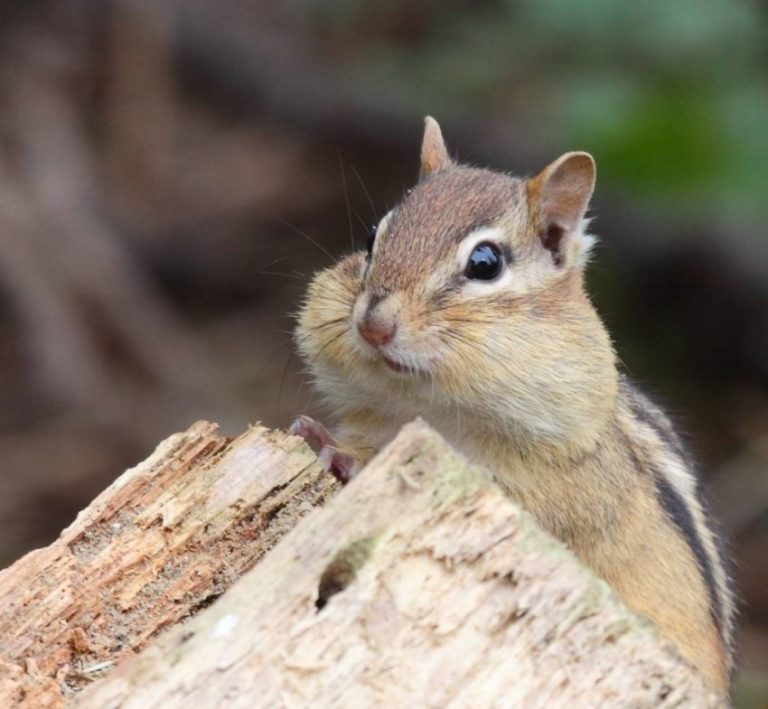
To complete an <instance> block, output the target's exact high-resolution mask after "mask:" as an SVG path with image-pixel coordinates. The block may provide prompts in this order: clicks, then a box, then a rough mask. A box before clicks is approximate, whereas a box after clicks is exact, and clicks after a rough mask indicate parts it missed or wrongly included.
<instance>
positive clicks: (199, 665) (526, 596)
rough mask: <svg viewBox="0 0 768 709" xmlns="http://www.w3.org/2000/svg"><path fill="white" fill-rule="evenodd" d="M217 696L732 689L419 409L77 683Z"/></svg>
mask: <svg viewBox="0 0 768 709" xmlns="http://www.w3.org/2000/svg"><path fill="white" fill-rule="evenodd" d="M318 600H319V601H320V603H318ZM324 604H325V605H324ZM318 606H321V607H322V609H321V610H319V611H318ZM222 705H225V706H227V707H267V706H269V707H272V706H286V707H288V706H310V705H311V706H341V707H345V706H349V707H353V706H354V707H358V706H381V707H385V706H446V705H450V706H452V707H471V706H491V705H494V706H533V705H535V706H548V707H561V706H562V707H566V706H567V707H573V706H590V707H594V706H616V705H621V706H637V707H645V706H659V707H681V706H691V707H694V706H695V707H710V706H720V705H721V701H720V700H718V699H717V698H716V697H714V696H713V695H711V694H710V693H709V692H708V690H707V689H706V688H705V686H704V682H703V679H702V677H701V676H700V675H699V674H698V673H697V672H696V671H695V670H694V669H692V668H691V667H690V666H689V665H687V664H686V663H685V662H684V661H683V660H682V659H681V658H680V657H679V655H678V654H677V653H676V651H675V650H674V649H673V648H672V647H671V646H670V645H669V644H667V643H665V642H662V641H660V640H659V638H658V636H657V635H656V633H655V631H654V629H653V628H652V627H651V625H650V624H649V623H648V622H647V621H645V620H643V619H641V618H639V617H638V616H636V615H634V614H633V613H631V612H630V611H629V610H628V609H627V608H626V607H625V606H624V605H623V604H622V603H621V602H620V601H619V600H618V598H617V597H616V596H615V595H614V594H613V592H612V591H611V589H610V588H609V587H608V586H607V585H606V584H605V583H604V582H602V581H600V580H598V579H596V578H595V577H594V576H593V575H592V574H591V573H590V572H589V571H588V570H587V569H586V568H584V567H583V566H582V565H581V564H580V563H579V562H578V561H577V560H576V559H575V558H574V557H573V556H572V555H571V554H570V553H569V552H568V551H567V550H566V549H565V548H564V547H563V546H562V545H561V544H559V543H558V542H556V541H555V540H554V539H552V538H551V537H549V536H548V535H547V534H545V533H544V532H543V531H541V530H540V529H539V528H538V527H537V526H536V525H535V524H534V523H533V522H532V520H531V519H529V518H528V516H527V515H526V513H524V512H523V511H522V510H520V509H519V508H518V507H517V506H516V505H514V504H513V503H512V502H510V501H509V500H508V499H506V498H505V497H504V496H503V495H502V494H501V493H500V492H499V491H498V490H497V489H496V488H495V486H494V485H493V484H492V483H491V482H490V481H489V479H488V476H487V474H485V473H483V472H482V471H480V470H478V469H475V468H473V467H472V466H470V465H468V464H467V463H466V462H465V461H464V460H463V459H462V458H460V457H459V456H458V455H457V454H456V453H454V452H453V451H452V450H451V449H450V448H449V447H448V446H447V445H446V444H445V443H444V442H443V441H442V439H440V437H439V436H438V435H437V434H435V433H434V432H432V431H431V430H430V429H429V428H428V427H426V425H424V424H422V423H415V424H411V425H409V426H407V427H405V428H404V429H403V431H402V432H401V433H400V435H399V436H398V437H397V438H396V440H395V441H394V442H393V443H392V444H390V446H388V447H387V448H386V449H385V450H384V451H383V452H382V453H381V454H380V455H379V456H377V458H376V459H375V460H374V461H373V462H372V463H371V464H370V465H369V466H368V467H367V468H366V469H365V470H364V471H363V472H362V473H361V474H360V476H359V477H358V478H356V479H355V480H354V481H353V482H352V483H351V484H350V485H349V486H347V487H346V488H345V489H344V490H342V491H341V493H340V494H339V495H337V496H336V497H334V498H333V499H332V500H330V501H329V502H328V503H327V504H326V505H325V506H324V507H323V508H322V509H319V510H317V511H315V512H314V513H313V514H311V515H309V516H308V517H306V518H305V519H304V520H302V522H301V523H300V524H299V525H297V526H296V527H295V528H294V529H293V530H292V531H291V532H290V533H289V534H288V535H287V536H286V537H285V538H283V539H282V541H281V542H280V543H279V544H278V545H277V546H276V547H275V548H274V549H273V550H272V551H271V552H270V553H269V554H268V555H267V556H266V557H265V558H264V559H263V560H262V561H261V563H260V564H259V565H258V566H257V567H255V568H254V569H253V570H251V571H250V572H249V573H248V574H246V575H245V576H244V577H243V578H242V579H241V580H240V581H239V582H238V583H237V584H236V585H235V586H234V587H233V588H231V589H230V590H229V591H228V592H227V593H226V594H224V596H223V597H222V598H220V599H219V600H218V601H217V602H216V603H215V604H214V605H213V606H212V607H211V608H209V609H206V610H205V611H204V612H202V613H200V614H199V615H198V616H197V617H196V618H194V619H193V620H192V621H190V622H189V623H188V624H186V625H185V626H184V627H183V628H175V629H172V630H171V631H169V632H168V633H166V634H164V635H163V636H162V637H160V638H159V639H157V640H156V641H155V642H153V643H151V644H150V646H149V647H147V648H146V649H145V650H144V651H143V652H142V653H141V654H139V655H138V656H137V657H135V658H132V659H131V660H129V661H127V662H125V663H123V664H122V665H121V666H120V667H119V668H118V669H117V670H116V671H115V672H114V673H113V674H112V675H111V676H110V677H108V678H107V679H105V680H103V681H101V682H99V683H97V684H95V685H93V686H91V687H90V688H88V689H87V690H85V691H84V692H83V693H82V694H81V696H80V697H78V699H77V700H76V706H78V707H80V708H81V709H87V708H95V707H99V708H101V707H114V708H117V707H120V708H121V709H129V708H133V707H137V708H138V707H141V709H145V708H147V707H164V708H165V707H188V706H195V707H196V708H198V707H199V708H203V709H205V708H206V707H218V706H222Z"/></svg>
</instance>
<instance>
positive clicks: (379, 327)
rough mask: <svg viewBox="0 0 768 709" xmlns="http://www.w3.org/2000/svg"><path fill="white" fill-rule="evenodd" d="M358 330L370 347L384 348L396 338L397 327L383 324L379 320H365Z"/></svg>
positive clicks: (391, 324)
mask: <svg viewBox="0 0 768 709" xmlns="http://www.w3.org/2000/svg"><path fill="white" fill-rule="evenodd" d="M357 330H358V332H359V333H360V337H362V338H363V339H364V340H365V341H366V342H367V343H368V344H369V345H372V346H373V347H383V346H384V345H386V344H387V343H389V342H392V340H393V339H394V337H395V332H397V325H396V324H395V323H383V322H380V321H377V320H369V319H367V318H366V319H365V320H363V321H362V322H360V323H358V325H357Z"/></svg>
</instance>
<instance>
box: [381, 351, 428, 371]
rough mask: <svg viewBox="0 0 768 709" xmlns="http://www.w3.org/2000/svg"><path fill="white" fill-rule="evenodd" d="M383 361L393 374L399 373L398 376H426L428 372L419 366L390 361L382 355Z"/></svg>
mask: <svg viewBox="0 0 768 709" xmlns="http://www.w3.org/2000/svg"><path fill="white" fill-rule="evenodd" d="M381 361H382V362H383V363H384V364H385V365H386V366H387V368H388V369H390V370H392V371H393V372H397V373H398V374H405V375H410V376H416V375H419V374H426V371H425V370H424V369H422V368H421V367H419V366H416V365H413V364H405V363H403V362H398V361H397V360H394V359H390V358H389V357H386V356H384V355H381Z"/></svg>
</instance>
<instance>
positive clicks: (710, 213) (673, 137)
mask: <svg viewBox="0 0 768 709" xmlns="http://www.w3.org/2000/svg"><path fill="white" fill-rule="evenodd" d="M425 113H430V114H433V115H435V116H436V117H437V118H438V119H439V120H440V121H441V124H442V126H443V131H444V133H445V136H446V139H447V141H448V144H449V146H450V148H451V150H452V152H453V153H454V155H456V156H457V157H458V158H459V159H460V160H463V161H468V162H473V163H477V164H481V165H489V166H493V167H495V168H499V169H503V170H508V171H512V172H515V173H517V174H531V173H534V172H537V171H538V170H539V169H540V168H542V167H543V166H544V165H545V164H546V163H548V162H549V161H550V160H552V159H554V158H555V157H556V156H558V155H559V154H560V153H561V152H564V151H566V150H572V149H581V150H588V151H590V152H592V153H593V154H594V155H595V157H596V159H597V164H598V174H599V177H598V190H597V194H596V198H595V201H594V209H593V214H594V216H595V217H596V219H595V222H594V229H595V231H596V232H597V233H598V234H599V235H600V236H601V243H600V246H599V248H598V250H597V253H596V258H595V259H594V262H593V264H592V265H591V266H590V275H589V280H590V285H591V289H592V292H593V293H594V299H595V301H596V303H597V306H598V308H599V310H600V312H601V313H602V314H603V316H604V317H605V319H606V321H607V323H608V325H609V327H610V329H611V331H612V333H613V335H614V337H615V340H616V343H617V347H618V350H619V352H620V355H621V358H622V360H623V362H624V363H625V366H626V369H627V371H628V372H629V373H630V375H631V376H632V377H634V378H635V379H636V380H638V381H639V382H641V383H642V384H644V385H645V387H646V389H647V390H648V391H649V392H650V393H652V394H655V395H656V396H657V398H658V399H660V400H661V401H662V402H663V403H665V405H666V406H667V407H668V408H669V409H670V410H671V411H672V412H673V413H674V414H676V416H677V419H678V421H680V422H681V425H682V427H683V428H684V429H685V430H686V431H687V433H688V435H689V439H690V443H691V446H692V448H693V449H694V451H695V452H696V454H697V455H698V457H699V459H700V460H701V462H702V475H703V477H704V479H705V484H706V487H707V489H708V490H709V494H710V498H711V501H712V507H713V509H714V511H715V513H716V515H717V516H718V517H719V519H720V520H721V521H722V526H723V527H724V529H725V530H726V532H727V534H728V536H729V537H730V540H731V546H730V549H731V553H732V556H733V558H734V567H735V573H736V576H737V578H738V583H739V586H740V589H741V595H742V597H743V599H744V602H743V613H742V632H741V639H740V647H741V653H742V670H741V672H740V675H739V679H738V689H737V703H738V704H739V706H743V707H752V706H755V707H759V706H768V316H766V311H767V309H768V234H767V233H766V228H765V223H766V219H767V218H768V180H766V177H767V175H766V166H767V165H768V130H767V128H768V9H767V8H766V5H765V3H762V4H760V3H757V2H746V1H744V2H734V1H732V2H728V1H727V0H676V2H668V1H667V0H647V1H646V2H642V3H620V2H611V1H609V0H497V1H491V0H487V1H481V0H475V1H474V2H472V1H470V0H408V1H407V2H406V1H405V0H392V1H391V2H388V3H369V2H362V0H282V2H279V1H278V0H195V2H187V3H182V2H175V1H174V0H168V1H165V2H158V0H103V1H102V2H98V3H97V2H93V1H88V0H67V2H61V1H59V2H50V1H46V0H35V1H34V2H30V0H5V1H4V2H3V3H2V4H1V5H0V386H1V387H2V392H3V399H2V400H3V402H4V405H3V407H2V409H0V459H2V468H0V471H1V472H0V474H1V475H2V478H1V479H0V483H1V484H2V490H3V494H2V496H0V525H2V529H3V535H2V541H1V543H0V562H2V564H6V563H9V562H10V561H12V560H13V559H15V558H16V557H18V556H19V555H20V554H22V553H24V552H25V551H27V550H29V549H31V548H33V547H36V546H40V545H44V544H47V543H49V542H50V541H51V540H52V539H53V538H54V537H55V536H56V535H57V534H58V532H59V531H60V529H61V528H62V527H63V526H65V525H66V524H68V523H69V522H70V521H71V520H72V519H73V517H74V515H75V514H76V512H77V511H78V510H79V509H80V508H81V507H83V506H84V505H86V504H87V503H88V502H89V501H90V500H91V498H92V497H93V496H94V495H95V494H97V493H98V492H99V491H100V490H101V489H102V488H103V487H104V486H105V485H107V484H108V483H109V482H110V481H111V480H113V479H114V478H115V477H116V476H117V475H118V474H119V473H121V472H122V471H123V470H124V469H125V468H126V467H128V466H130V465H132V464H134V463H136V462H137V461H139V460H141V459H142V458H144V457H145V456H146V455H147V454H148V453H149V452H150V451H151V450H152V448H153V447H154V445H155V444H156V443H157V442H158V441H160V440H161V439H162V438H163V437H165V436H167V435H168V434H170V433H172V432H175V431H178V430H182V429H184V428H186V427H187V426H188V425H189V424H190V423H192V422H193V421H195V420H197V419H200V418H206V419H210V420H215V421H218V422H220V423H221V424H222V428H223V430H224V431H225V432H226V433H229V434H237V433H239V432H240V431H242V430H243V429H244V427H245V426H246V425H247V424H248V422H252V421H256V420H262V421H264V422H265V423H266V424H268V425H271V426H284V425H286V424H287V423H288V422H289V421H290V420H291V419H292V418H293V417H294V416H295V415H296V414H297V413H299V412H303V411H310V412H311V411H313V410H314V407H313V402H312V396H311V392H310V391H309V389H308V387H307V386H306V384H305V382H304V378H303V375H302V373H301V367H300V363H299V362H298V361H297V358H296V356H295V355H294V353H293V347H292V344H291V340H290V331H291V328H292V320H291V317H290V316H291V313H292V312H294V311H295V309H296V307H297V305H298V303H299V301H300V298H301V296H302V293H303V291H304V289H305V287H306V284H307V281H308V278H309V276H310V274H311V273H312V272H313V271H314V270H315V269H317V268H319V267H321V266H325V265H329V264H331V263H332V262H333V261H334V260H335V259H336V258H337V257H338V256H339V255H340V254H342V253H344V252H345V251H348V250H349V249H350V248H351V244H356V245H357V247H361V246H362V245H363V244H364V242H365V236H366V232H367V229H368V227H369V226H370V225H371V224H374V223H376V222H377V221H378V219H379V218H380V217H381V216H382V215H383V214H384V213H385V212H386V211H387V210H388V209H389V208H390V207H391V206H392V205H393V204H394V203H395V202H396V201H397V200H398V199H399V197H400V196H401V195H402V193H403V191H404V190H405V189H407V188H408V187H409V186H410V185H412V184H413V182H414V181H415V178H416V175H417V169H418V148H419V143H420V138H421V131H422V118H423V115H424V114H425Z"/></svg>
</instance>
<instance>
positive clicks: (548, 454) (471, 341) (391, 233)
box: [297, 134, 733, 694]
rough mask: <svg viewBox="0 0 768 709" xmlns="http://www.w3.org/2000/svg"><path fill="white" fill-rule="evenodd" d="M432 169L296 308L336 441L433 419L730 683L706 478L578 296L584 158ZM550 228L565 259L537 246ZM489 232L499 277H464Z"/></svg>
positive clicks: (588, 176) (351, 444)
mask: <svg viewBox="0 0 768 709" xmlns="http://www.w3.org/2000/svg"><path fill="white" fill-rule="evenodd" d="M434 138H435V136H434V134H433V135H432V136H431V137H430V140H434ZM435 151H437V153H438V154H439V153H440V152H441V151H440V149H439V146H437V147H436V146H435V145H431V146H430V147H429V150H428V151H427V152H428V153H429V154H435ZM446 155H447V153H446ZM423 172H426V173H427V176H426V177H424V178H423V179H422V180H421V181H420V182H419V184H418V185H417V186H416V188H415V189H414V190H413V191H412V192H411V193H410V194H409V195H408V196H406V198H405V199H404V200H403V202H402V203H401V204H400V205H399V206H398V207H397V208H396V209H395V210H394V211H393V212H392V213H391V215H390V216H389V217H388V218H387V219H385V220H384V223H383V224H382V228H381V230H380V234H379V236H378V237H377V239H378V241H379V243H378V244H376V246H375V247H374V252H373V255H372V257H370V258H367V257H366V256H365V255H364V254H353V255H351V256H349V257H347V258H346V259H344V260H342V261H341V262H340V263H339V264H338V265H337V266H336V267H334V268H332V269H328V270H326V271H322V272H320V273H319V274H318V275H317V276H316V277H315V279H314V280H313V282H312V284H311V285H310V288H309V292H308V295H307V300H306V302H305V305H304V307H303V309H302V312H301V314H300V318H299V326H298V330H297V340H298V344H299V349H300V350H301V352H302V354H303V355H304V357H305V359H306V360H307V362H308V364H309V368H310V371H311V373H312V375H313V377H314V379H315V383H316V385H317V387H318V389H319V390H320V393H321V394H322V395H323V396H324V398H325V399H326V401H327V403H328V404H329V405H330V407H331V408H332V410H333V411H334V412H336V413H337V414H339V415H340V419H341V420H340V423H339V426H338V427H337V429H336V431H335V433H336V435H337V437H338V440H339V447H340V448H342V449H343V450H344V451H345V452H347V453H349V454H351V455H353V456H354V457H356V458H357V459H358V460H360V461H361V462H364V461H366V460H368V459H369V458H370V457H371V456H372V455H374V454H375V452H376V451H377V450H378V449H379V448H380V447H381V446H382V445H384V444H385V443H386V442H387V441H388V440H389V439H390V438H391V437H392V436H393V435H395V433H396V432H397V430H398V429H399V427H400V426H401V425H402V424H403V423H405V422H406V421H408V420H410V419H412V418H413V417H415V416H416V415H421V416H422V417H424V418H425V419H426V420H427V421H428V422H430V423H431V424H432V425H433V426H434V427H435V428H437V429H438V430H439V431H441V432H442V433H443V435H444V436H445V437H446V438H448V439H449V440H451V441H452V442H453V443H454V444H455V445H456V446H457V447H458V448H460V449H461V450H463V451H464V452H465V453H466V454H467V455H468V456H469V457H470V458H471V459H472V460H474V461H476V462H478V463H481V464H484V465H486V466H487V467H488V468H489V469H491V470H492V471H493V472H494V474H495V476H496V478H497V479H498V481H499V483H500V484H501V485H502V486H503V487H504V488H505V489H506V490H507V491H508V493H509V494H510V496H511V497H513V498H514V499H516V500H518V501H519V502H520V503H521V504H522V505H523V506H524V507H525V508H526V509H528V510H529V511H530V512H531V513H532V514H533V515H534V516H535V517H536V518H537V520H538V521H539V523H540V524H541V525H542V526H543V527H545V528H546V529H548V530H549V531H550V532H551V533H552V534H554V535H555V536H556V537H558V538H559V539H561V540H562V541H563V542H565V543H566V544H567V545H569V546H570V548H571V549H572V550H573V551H574V553H576V554H577V555H578V556H579V557H580V558H581V559H582V560H583V561H584V562H585V563H586V564H588V565H589V566H590V567H592V568H593V569H594V570H595V572H596V573H598V574H599V575H600V576H602V577H603V578H604V579H605V580H606V581H607V582H608V583H610V584H611V585H612V586H613V588H614V589H615V590H616V592H617V593H618V594H619V595H620V596H621V597H622V598H623V599H624V600H625V601H626V602H627V604H628V605H629V606H631V607H632V608H634V609H635V610H637V611H639V612H641V613H644V614H645V615H647V616H648V617H650V618H651V619H652V620H653V621H654V622H655V623H656V625H657V627H658V628H659V630H660V632H661V633H662V634H663V635H664V636H666V637H667V638H669V639H670V640H672V641H673V642H674V643H675V644H676V645H677V646H678V647H679V649H680V651H681V653H682V654H683V655H684V656H685V657H687V658H688V659H689V660H690V661H691V662H692V663H693V664H695V665H696V666H697V667H699V668H700V669H701V670H702V672H704V674H705V675H706V676H707V677H708V679H709V681H710V683H711V684H712V686H713V687H714V688H715V689H716V690H718V691H719V692H721V693H722V694H725V693H726V692H727V686H728V672H729V668H730V656H729V643H730V636H731V627H732V615H733V610H732V609H733V603H732V600H731V596H730V591H729V589H728V581H727V578H726V577H725V574H724V572H723V571H722V564H721V562H720V559H719V557H718V554H717V550H716V548H715V545H714V539H713V535H712V533H711V531H710V529H709V527H708V524H707V519H706V515H705V514H704V511H703V509H702V508H701V505H700V502H699V499H698V495H697V491H696V486H695V479H694V478H693V474H692V473H691V471H690V466H689V463H688V461H687V458H686V456H685V454H684V452H683V450H682V446H681V445H680V443H679V439H678V438H677V437H676V434H675V433H674V429H673V428H672V427H671V425H670V424H669V421H668V420H667V419H666V417H664V415H663V413H662V412H660V411H659V410H658V409H656V408H655V407H653V405H652V404H650V402H648V401H647V400H646V399H644V397H642V396H641V395H640V394H638V393H637V392H636V391H635V390H634V389H633V388H632V387H630V386H629V385H628V384H627V383H626V382H625V381H623V380H621V378H620V375H619V373H618V371H617V368H616V362H615V356H614V352H613V348H612V346H611V342H610V339H609V337H608V335H607V333H606V331H605V328H604V327H603V325H602V323H601V321H600V319H599V317H598V316H597V314H596V312H595V310H594V308H593V307H592V305H591V303H590V301H589V298H588V296H587V295H586V293H585V291H584V287H583V275H582V269H583V264H584V261H585V257H586V252H587V250H588V247H589V243H590V242H589V238H588V237H586V236H585V235H584V234H583V226H584V225H583V214H584V210H585V209H586V204H587V201H588V199H589V196H590V195H591V191H592V185H593V180H594V164H593V163H592V161H591V158H589V156H586V158H585V157H584V154H583V153H582V154H569V156H564V157H563V158H561V159H560V160H558V161H556V163H553V166H550V168H547V170H545V171H544V172H543V173H542V174H541V175H540V176H538V177H537V178H536V179H535V180H533V181H527V182H523V181H521V180H519V179H517V178H512V177H509V176H506V175H501V174H499V173H494V172H490V171H487V170H479V169H475V168H466V167H461V166H455V165H451V164H448V165H446V164H441V165H440V169H433V170H428V171H424V170H423ZM553 180H554V181H553ZM555 222H557V225H558V226H559V228H562V234H561V235H560V236H561V237H562V238H561V240H560V241H559V242H558V243H557V244H555V248H556V253H555V252H553V251H552V249H551V248H549V246H550V245H547V244H545V243H544V242H543V241H542V233H545V232H546V228H545V227H546V226H547V224H551V223H555ZM481 228H485V229H493V230H494V231H490V232H486V231H483V232H480V235H479V236H478V237H477V238H478V239H482V238H488V239H492V240H495V241H498V242H499V243H500V246H501V247H502V248H504V249H506V251H507V253H508V254H509V255H510V256H511V261H510V263H509V266H508V269H507V271H505V273H504V275H503V276H502V277H501V278H500V280H499V281H498V283H488V284H482V283H480V284H479V283H475V282H468V281H467V279H466V278H465V276H464V274H463V265H462V262H461V261H460V259H459V256H460V253H463V252H461V249H462V248H465V249H471V248H472V245H473V243H474V242H472V241H467V242H466V245H465V242H464V240H465V239H470V240H471V239H473V238H474V237H473V236H472V234H473V232H475V231H476V230H478V229H481ZM486 234H487V235H488V236H486ZM468 235H469V236H468ZM372 295H373V296H375V297H373V298H372ZM362 317H373V318H378V319H379V320H382V321H384V320H386V321H388V322H390V324H393V325H396V326H397V337H396V338H395V341H394V342H393V343H392V344H391V345H388V346H387V347H386V348H383V349H382V350H381V351H376V350H374V349H372V348H371V347H369V346H367V345H366V343H364V342H363V341H362V340H361V338H360V336H359V335H358V333H357V331H356V324H357V323H358V322H360V319H361V318H362ZM387 358H389V359H393V360H396V361H397V362H398V363H399V365H400V366H401V367H402V366H406V367H410V368H411V370H412V371H411V372H410V374H408V373H397V372H393V371H391V369H390V368H389V367H388V366H387V364H386V359H387ZM681 505H682V507H681Z"/></svg>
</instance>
